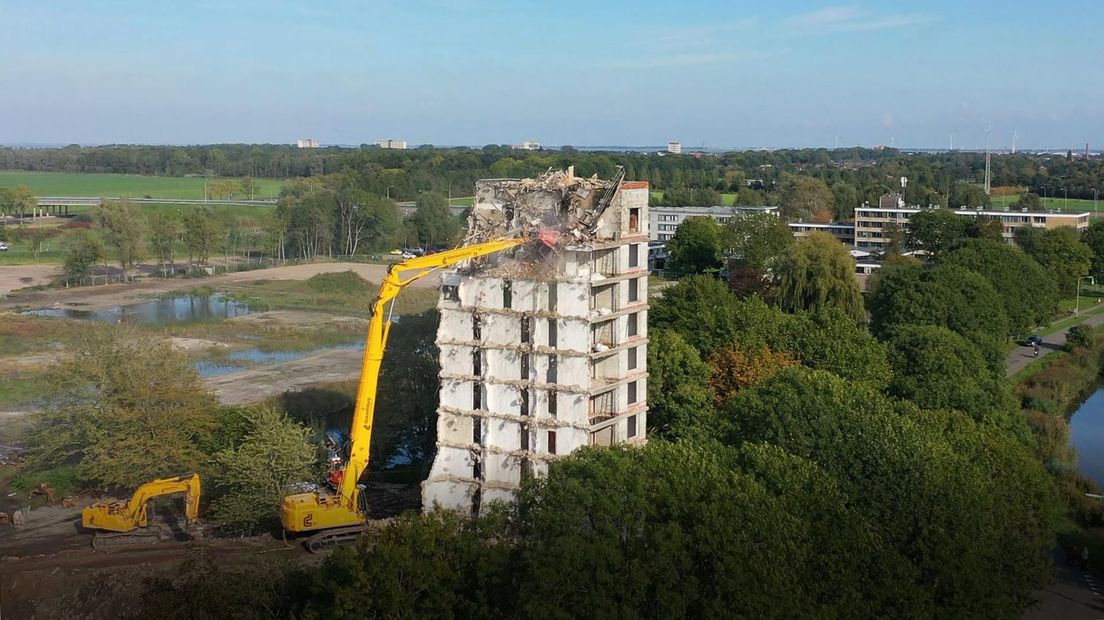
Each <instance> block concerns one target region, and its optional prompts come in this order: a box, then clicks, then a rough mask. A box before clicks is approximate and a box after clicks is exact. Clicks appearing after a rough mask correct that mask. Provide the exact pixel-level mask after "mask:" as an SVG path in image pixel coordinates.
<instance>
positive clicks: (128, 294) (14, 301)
mask: <svg viewBox="0 0 1104 620" xmlns="http://www.w3.org/2000/svg"><path fill="white" fill-rule="evenodd" d="M53 270H56V266H52V265H49V266H47V265H28V266H15V267H0V293H3V292H4V291H5V290H7V289H5V286H6V285H7V284H11V285H12V288H21V287H26V286H32V285H33V284H45V283H46V282H48V281H49V278H50V277H51V274H53V273H54V271H53ZM341 271H353V272H355V273H356V274H357V275H359V276H360V277H362V278H364V279H365V280H368V281H370V282H379V281H380V280H382V279H383V277H384V276H385V275H386V274H387V267H386V266H384V265H368V264H364V263H310V264H305V265H287V266H284V267H271V268H268V269H257V270H254V271H242V272H238V273H230V274H226V275H221V276H212V277H209V278H199V279H192V280H182V279H172V280H160V279H156V280H145V281H140V282H135V283H131V284H107V285H103V286H85V287H76V288H68V289H65V288H63V289H51V290H45V291H18V290H16V291H12V292H10V293H8V294H7V295H6V298H2V299H0V309H3V308H13V307H36V308H45V307H53V306H56V307H65V306H74V307H79V309H81V310H106V309H109V308H114V307H115V306H125V305H128V304H134V303H140V302H143V301H148V298H149V297H150V296H153V295H159V294H161V293H168V292H171V291H178V290H181V289H186V288H189V287H196V286H207V287H212V288H216V289H217V288H218V287H219V285H222V284H241V283H249V282H255V281H257V280H306V279H308V278H310V277H311V276H315V275H318V274H320V273H334V272H341ZM27 277H30V278H32V279H34V278H39V279H41V281H39V280H34V281H33V282H31V283H24V282H23V280H22V278H27ZM438 283H439V282H438V278H437V277H435V276H429V277H426V278H423V279H421V280H419V281H417V282H414V283H412V284H411V286H414V287H426V288H432V287H436V286H437V285H438Z"/></svg>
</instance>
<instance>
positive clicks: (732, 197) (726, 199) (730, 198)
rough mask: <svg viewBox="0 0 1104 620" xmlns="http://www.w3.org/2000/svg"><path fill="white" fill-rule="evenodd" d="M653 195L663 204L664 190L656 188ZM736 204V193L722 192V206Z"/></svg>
mask: <svg viewBox="0 0 1104 620" xmlns="http://www.w3.org/2000/svg"><path fill="white" fill-rule="evenodd" d="M651 195H652V199H653V200H656V201H659V202H660V204H662V201H663V192H661V191H658V190H656V191H653V192H651ZM735 204H736V194H721V206H725V207H731V206H733V205H735ZM664 206H666V205H664Z"/></svg>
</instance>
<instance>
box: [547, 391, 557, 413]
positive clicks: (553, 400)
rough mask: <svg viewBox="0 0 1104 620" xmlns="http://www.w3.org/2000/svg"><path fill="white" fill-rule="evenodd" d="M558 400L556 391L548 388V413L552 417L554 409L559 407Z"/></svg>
mask: <svg viewBox="0 0 1104 620" xmlns="http://www.w3.org/2000/svg"><path fill="white" fill-rule="evenodd" d="M558 400H559V399H558V398H557V396H556V393H555V392H553V391H551V390H549V392H548V415H549V416H551V417H553V418H554V417H556V410H557V409H558V408H559V406H558V402H557V401H558Z"/></svg>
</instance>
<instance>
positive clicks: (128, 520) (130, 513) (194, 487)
mask: <svg viewBox="0 0 1104 620" xmlns="http://www.w3.org/2000/svg"><path fill="white" fill-rule="evenodd" d="M174 493H184V494H185V498H184V507H185V515H186V518H187V521H188V524H189V525H191V524H192V523H195V520H196V519H198V518H199V493H200V484H199V474H192V475H191V476H178V477H176V478H162V479H161V480H154V481H153V482H147V483H146V484H143V485H142V486H140V487H138V490H137V491H135V492H134V495H133V496H132V497H131V498H130V499H129V500H118V501H114V502H97V503H95V504H92V505H91V506H89V507H88V508H85V509H84V510H83V511H82V512H81V523H82V524H83V525H84V527H86V528H89V529H97V530H107V531H109V532H129V531H131V530H134V529H137V528H139V527H146V526H148V525H149V513H148V508H149V501H150V500H151V499H153V498H155V497H161V496H163V495H172V494H174Z"/></svg>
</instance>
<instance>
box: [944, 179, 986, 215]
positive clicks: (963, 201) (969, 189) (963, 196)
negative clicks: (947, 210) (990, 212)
mask: <svg viewBox="0 0 1104 620" xmlns="http://www.w3.org/2000/svg"><path fill="white" fill-rule="evenodd" d="M955 192H956V194H955V198H957V200H958V201H959V204H958V205H948V206H950V207H951V208H957V207H962V208H965V209H976V208H978V207H988V206H990V205H991V204H992V200H991V199H990V198H989V194H986V193H985V190H984V189H982V188H981V187H980V186H978V185H975V184H973V183H962V184H960V185H958V186H956V187H955Z"/></svg>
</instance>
